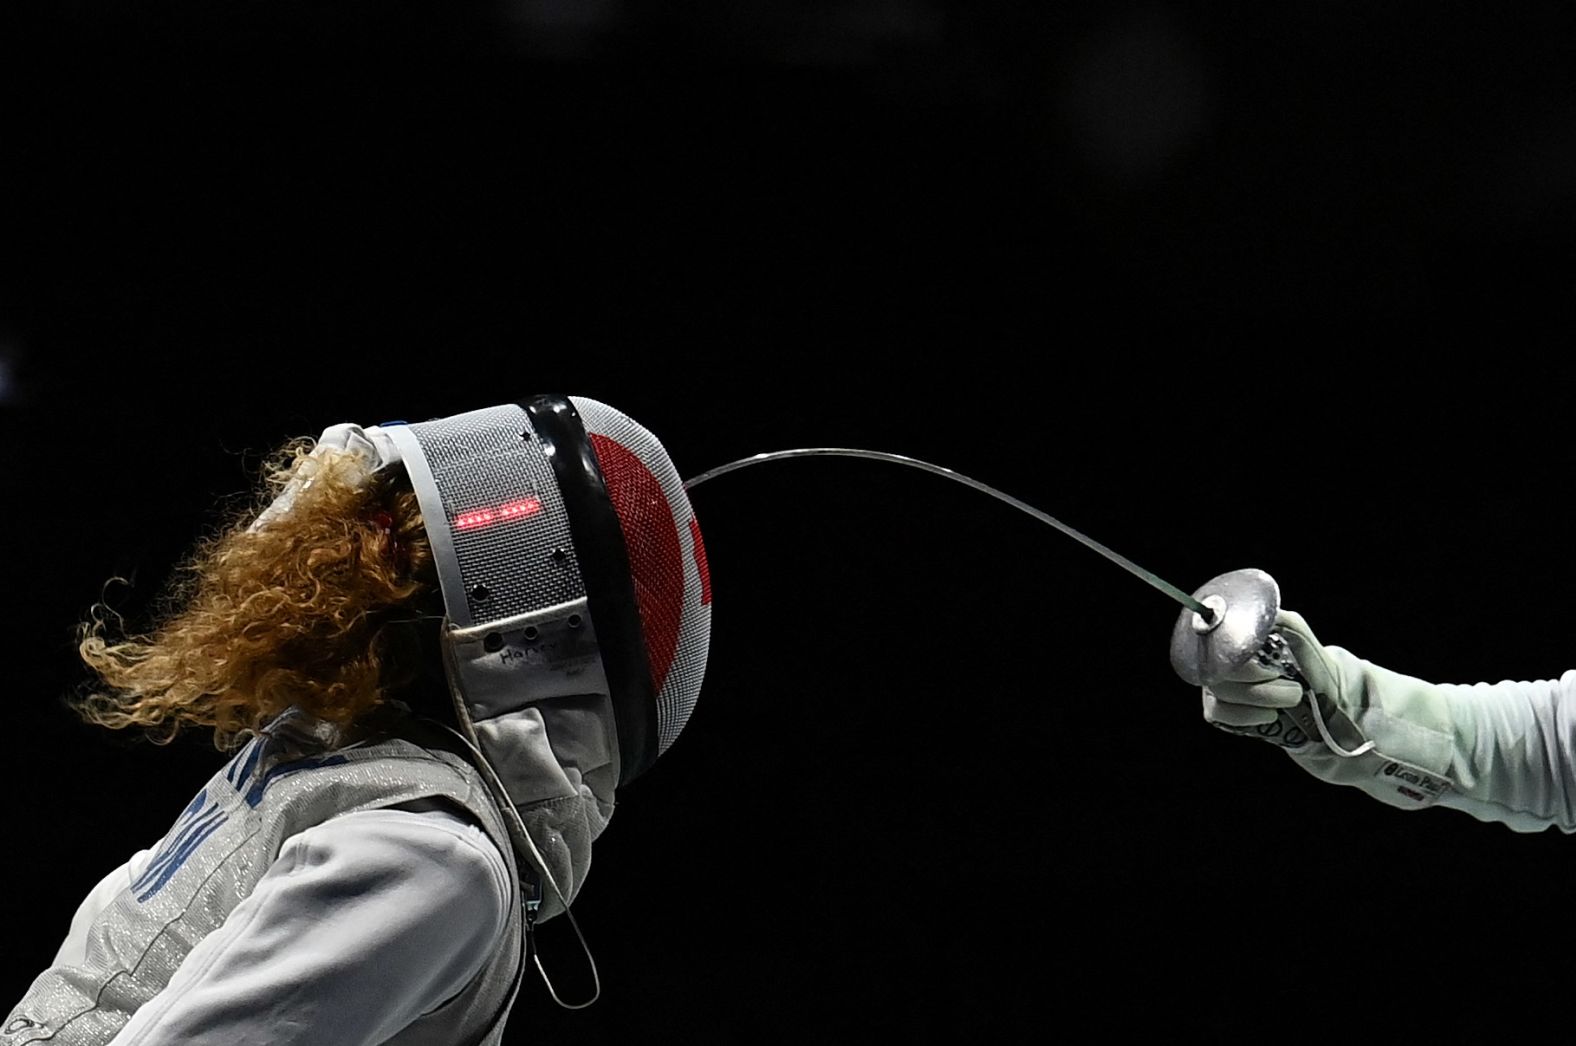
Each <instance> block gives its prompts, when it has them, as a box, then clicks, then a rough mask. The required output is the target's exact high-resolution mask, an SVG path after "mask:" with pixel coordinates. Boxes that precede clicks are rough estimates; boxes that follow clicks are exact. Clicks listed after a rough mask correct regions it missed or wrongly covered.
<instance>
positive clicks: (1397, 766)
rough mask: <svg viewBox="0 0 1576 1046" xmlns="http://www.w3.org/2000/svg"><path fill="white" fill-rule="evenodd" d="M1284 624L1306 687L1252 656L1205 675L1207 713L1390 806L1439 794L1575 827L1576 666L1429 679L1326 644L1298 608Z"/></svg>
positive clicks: (1502, 815) (1528, 824) (1533, 824)
mask: <svg viewBox="0 0 1576 1046" xmlns="http://www.w3.org/2000/svg"><path fill="white" fill-rule="evenodd" d="M1276 628H1277V630H1278V631H1279V632H1280V634H1281V635H1282V637H1284V638H1285V640H1286V643H1287V645H1288V646H1289V647H1290V648H1291V652H1292V654H1293V656H1295V657H1296V659H1297V664H1298V665H1299V666H1300V667H1301V669H1302V672H1303V675H1304V677H1306V679H1307V680H1308V684H1309V689H1310V690H1311V691H1312V693H1313V695H1314V697H1313V700H1314V701H1316V702H1317V715H1315V714H1314V713H1315V709H1314V708H1313V707H1312V706H1310V702H1309V698H1308V695H1305V694H1304V693H1303V691H1302V687H1301V686H1300V685H1299V684H1298V683H1296V682H1293V681H1291V680H1287V679H1282V678H1280V677H1279V676H1278V675H1277V673H1276V672H1275V671H1274V670H1273V669H1269V668H1265V667H1263V666H1260V665H1258V664H1257V663H1256V662H1253V661H1250V662H1249V663H1248V664H1247V665H1245V666H1243V668H1242V669H1240V670H1238V672H1236V673H1235V674H1234V675H1233V676H1231V677H1230V678H1228V679H1226V680H1223V681H1221V682H1218V683H1214V684H1211V685H1209V686H1206V687H1204V690H1203V705H1204V718H1205V720H1207V721H1208V722H1210V723H1211V724H1213V725H1215V726H1218V727H1220V728H1222V729H1224V730H1228V731H1230V732H1233V733H1237V734H1243V735H1247V736H1256V737H1260V738H1262V739H1264V740H1267V741H1270V742H1272V743H1275V744H1278V745H1279V746H1281V747H1282V748H1283V749H1284V750H1285V751H1286V753H1287V754H1288V755H1289V756H1290V757H1291V758H1292V760H1293V761H1294V762H1296V763H1297V765H1299V766H1301V767H1302V768H1303V769H1305V770H1307V771H1308V772H1309V773H1311V774H1313V775H1314V776H1315V777H1317V778H1319V779H1321V780H1324V781H1329V782H1331V783H1333V784H1342V785H1349V786H1352V787H1355V788H1358V789H1361V790H1362V791H1364V792H1366V793H1368V794H1369V795H1371V796H1373V797H1374V798H1376V799H1378V800H1380V801H1381V802H1384V803H1386V804H1388V805H1390V806H1395V807H1399V808H1401V809H1407V810H1413V809H1420V808H1422V807H1426V806H1433V805H1440V806H1445V807H1450V808H1453V809H1458V810H1463V811H1465V812H1467V813H1470V814H1472V815H1473V816H1474V817H1476V818H1478V819H1479V820H1482V821H1498V822H1500V823H1503V824H1506V825H1508V826H1509V827H1511V828H1513V829H1515V830H1517V831H1524V832H1530V831H1541V830H1543V829H1545V828H1548V827H1550V826H1557V827H1559V828H1560V829H1561V830H1563V831H1565V832H1576V774H1573V770H1572V768H1573V765H1576V671H1568V672H1566V673H1564V675H1562V676H1561V677H1560V678H1559V679H1558V680H1546V681H1541V682H1525V683H1521V682H1509V681H1506V682H1502V683H1496V684H1489V683H1476V684H1472V685H1457V684H1448V683H1447V684H1438V683H1428V682H1424V681H1423V680H1421V679H1417V678H1414V677H1412V676H1406V675H1401V674H1400V673H1398V672H1392V671H1390V670H1389V669H1386V668H1381V667H1379V666H1378V665H1375V664H1373V663H1371V662H1368V661H1364V660H1362V659H1361V658H1358V657H1356V656H1355V655H1353V654H1351V653H1350V652H1348V651H1346V650H1343V649H1342V648H1340V647H1336V646H1324V645H1322V644H1321V643H1320V642H1319V641H1318V639H1317V637H1315V635H1314V633H1313V630H1312V629H1311V628H1309V627H1308V623H1307V622H1306V621H1304V620H1303V618H1302V616H1301V615H1299V614H1295V613H1292V612H1290V611H1286V610H1283V611H1281V612H1280V613H1279V615H1278V616H1277V618H1276Z"/></svg>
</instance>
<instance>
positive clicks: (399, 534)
mask: <svg viewBox="0 0 1576 1046" xmlns="http://www.w3.org/2000/svg"><path fill="white" fill-rule="evenodd" d="M263 480H264V483H263V489H262V491H261V494H262V495H263V496H262V497H260V498H258V499H257V501H256V503H255V504H253V505H251V506H250V507H249V508H248V509H247V510H246V511H245V512H243V513H241V514H240V516H239V518H236V519H233V520H232V521H230V522H229V523H228V524H227V525H225V526H224V527H222V528H221V529H220V530H219V532H218V533H216V534H215V535H213V536H211V537H208V538H204V539H202V540H201V541H199V543H198V544H197V546H196V547H195V548H194V550H193V551H192V552H191V553H190V554H189V555H188V556H187V558H186V559H185V561H184V562H183V563H182V564H181V565H180V567H179V569H178V571H177V574H176V577H175V579H174V581H173V582H172V585H171V587H170V589H169V591H168V593H167V595H166V596H165V597H164V599H163V600H162V601H161V603H160V608H161V609H160V612H159V615H158V616H159V618H160V620H158V621H157V622H156V624H155V625H154V627H153V628H151V629H150V630H149V631H148V632H145V633H141V634H130V635H122V636H119V637H114V636H111V635H110V634H109V633H110V628H111V624H112V623H113V625H114V626H115V627H116V628H118V627H119V625H120V618H119V616H118V615H117V614H115V613H114V612H113V611H111V610H109V608H107V607H106V606H104V604H102V603H100V604H97V605H95V606H94V607H93V609H92V610H91V611H90V614H89V619H88V620H87V621H84V622H83V623H82V624H81V625H79V626H78V640H79V642H78V646H77V649H78V651H79V653H80V654H81V656H82V660H83V661H85V662H86V663H87V664H88V666H89V667H90V668H91V669H92V670H93V672H94V673H95V675H96V676H97V678H98V680H99V681H100V682H101V683H102V686H100V685H98V684H92V685H90V687H89V688H87V690H86V692H85V693H83V694H82V695H81V696H79V697H78V698H77V699H76V700H75V701H73V702H72V707H73V708H74V710H75V711H76V712H77V714H78V715H80V716H81V717H82V718H83V719H85V720H87V721H88V722H90V723H96V724H98V725H100V726H104V727H109V728H110V729H115V730H119V729H125V728H127V727H140V728H142V729H143V730H145V731H146V732H147V734H148V736H149V737H150V738H151V739H152V740H154V741H155V742H158V743H166V742H168V741H170V740H172V739H173V738H174V737H175V736H176V735H177V734H178V733H179V732H180V731H181V730H182V729H183V728H185V727H193V726H196V727H208V728H212V730H213V735H214V736H213V741H214V745H215V747H217V748H219V749H221V750H224V749H229V748H234V747H236V746H237V745H238V744H240V743H241V742H242V741H244V740H245V739H246V738H247V737H248V736H249V735H251V734H253V733H256V732H258V731H259V730H260V729H261V728H262V727H263V725H264V724H266V723H267V722H268V721H269V720H271V719H272V718H273V717H275V716H276V715H278V714H279V713H281V712H283V711H284V710H286V709H287V708H290V707H292V706H295V707H298V708H300V709H302V710H303V711H306V712H308V713H309V714H312V715H315V716H317V717H318V718H320V719H323V720H325V721H327V722H330V723H333V724H335V725H337V726H340V727H350V726H352V725H353V724H355V723H356V722H357V721H358V720H361V719H362V718H363V717H364V716H366V715H367V714H368V713H369V712H371V711H372V710H374V709H376V708H378V707H380V706H381V705H382V704H383V703H384V700H385V696H386V693H387V692H388V690H389V689H390V688H391V687H392V686H393V685H394V684H395V682H396V680H394V679H393V678H391V676H392V675H393V674H394V673H393V670H392V669H393V665H394V663H396V662H398V661H399V655H398V652H397V651H395V650H393V649H391V648H392V647H393V646H394V645H395V643H396V642H397V640H396V632H397V630H396V629H394V628H392V627H391V626H394V625H396V624H399V623H402V622H409V621H412V620H414V619H415V618H416V617H418V616H420V609H419V608H420V606H421V605H423V598H422V597H423V596H425V595H428V594H430V593H431V592H433V591H434V586H435V575H434V572H433V565H432V549H431V547H430V545H429V544H428V542H427V537H426V531H425V529H424V528H423V526H422V522H421V513H420V510H419V508H418V506H417V504H416V497H415V495H414V494H413V493H411V491H410V489H409V486H408V481H405V482H401V481H402V480H403V473H399V475H398V476H397V477H396V478H385V477H384V476H383V475H381V474H379V475H374V476H372V477H370V478H369V477H368V475H367V465H366V462H365V460H364V459H363V458H361V457H360V456H358V455H357V454H355V453H353V452H348V451H338V450H334V449H331V448H328V447H322V448H319V449H318V450H317V452H316V453H313V441H311V440H309V439H302V440H294V441H292V442H290V443H288V444H286V445H285V446H284V447H283V448H281V449H280V450H279V451H278V452H276V453H275V454H274V455H272V456H271V457H270V458H269V459H268V461H267V462H266V463H265V465H264V468H263ZM292 481H300V483H299V485H298V487H297V492H296V494H295V499H294V502H293V503H292V504H291V506H290V508H289V510H288V511H287V512H285V513H283V514H282V515H278V516H275V517H273V518H270V519H269V520H268V521H267V522H266V523H265V524H263V525H261V526H259V527H257V528H255V529H252V524H253V522H254V521H255V520H256V518H257V515H258V509H260V508H262V507H263V506H264V505H266V504H269V503H271V502H272V500H273V498H274V497H276V496H277V495H278V494H279V493H280V492H282V491H283V490H284V489H285V487H286V485H287V484H290V483H291V482H292Z"/></svg>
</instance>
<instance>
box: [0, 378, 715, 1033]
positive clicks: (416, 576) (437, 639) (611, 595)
mask: <svg viewBox="0 0 1576 1046" xmlns="http://www.w3.org/2000/svg"><path fill="white" fill-rule="evenodd" d="M258 505H259V506H260V507H261V511H260V512H257V513H255V514H254V516H253V517H252V518H244V517H243V518H242V519H240V520H238V521H237V522H236V523H235V524H234V525H233V526H231V527H230V528H229V529H227V530H226V531H225V532H224V533H222V534H221V535H220V536H219V537H217V538H215V539H212V540H210V541H207V542H205V543H203V544H202V545H200V546H199V547H198V549H197V550H196V552H195V553H194V554H193V556H192V558H191V560H190V561H189V563H188V564H187V567H186V571H185V574H186V576H188V577H189V578H190V583H189V584H187V585H186V587H185V588H183V589H180V590H178V598H177V599H176V600H175V602H174V604H173V607H172V609H171V610H170V611H169V612H168V613H167V615H166V616H165V617H164V618H163V619H162V621H161V623H160V624H159V625H158V626H157V627H156V628H154V629H153V630H151V631H149V632H147V633H143V634H136V635H131V636H117V635H113V634H110V631H109V629H108V627H107V625H108V623H107V622H106V620H105V619H104V618H103V617H102V615H101V616H100V617H99V618H98V619H97V620H95V621H93V622H90V623H89V624H87V625H85V626H84V634H83V637H82V643H81V650H82V654H83V657H84V659H85V660H86V661H87V662H88V664H89V665H90V666H91V667H92V668H93V669H94V670H95V671H96V672H97V674H98V677H99V679H100V680H101V682H102V686H100V687H98V688H97V689H96V690H95V692H94V693H92V694H91V695H89V696H87V697H86V699H85V700H83V701H82V702H81V704H80V706H79V708H80V711H81V712H82V714H83V715H84V716H85V717H86V718H88V719H89V720H91V721H93V722H96V723H99V724H102V725H104V726H108V727H113V728H142V729H145V730H148V731H150V732H152V733H153V734H154V735H155V736H156V737H169V736H171V735H172V734H173V733H175V732H177V731H179V730H181V729H183V728H191V727H198V728H207V729H211V730H213V731H214V736H215V739H216V742H217V743H218V744H219V745H220V746H221V747H223V748H227V749H234V750H235V752H234V756H233V757H232V758H231V759H230V760H229V762H228V763H227V764H226V765H224V766H223V767H222V768H221V769H220V770H219V771H218V772H217V773H216V774H214V776H213V778H212V779H211V780H209V781H208V782H207V783H206V784H205V785H204V786H203V787H202V788H200V789H199V790H198V791H197V794H196V795H195V797H194V798H193V799H192V800H191V802H190V804H189V805H188V806H187V807H186V809H185V810H184V811H182V812H181V813H180V814H179V816H178V817H176V818H175V820H174V823H173V824H172V825H171V826H170V828H169V830H168V832H167V833H166V834H165V835H164V836H163V838H161V839H160V840H158V841H157V842H155V843H154V844H153V845H152V846H151V847H149V848H148V849H146V850H143V851H142V852H140V853H138V854H136V855H135V856H134V857H132V858H131V860H130V861H128V862H127V863H126V864H125V865H123V866H122V867H120V868H117V869H115V870H114V871H113V872H111V873H110V874H109V875H108V876H106V877H105V878H104V880H103V881H102V882H101V883H100V884H99V885H98V886H97V888H95V889H93V890H92V891H91V893H90V895H89V896H88V897H87V898H86V900H84V902H83V903H82V905H81V907H80V908H79V910H78V911H77V912H76V915H75V917H74V918H73V919H72V921H71V924H70V927H69V932H68V933H67V934H66V937H65V940H64V942H63V943H62V944H61V945H60V947H59V950H58V953H57V954H56V956H55V959H54V961H53V963H52V964H51V965H50V967H49V968H48V969H46V970H45V971H44V972H43V973H41V974H40V975H39V976H38V977H37V978H36V979H35V980H34V981H33V983H32V985H31V987H30V988H29V989H28V990H27V992H26V994H25V995H24V997H23V998H22V1000H21V1001H20V1002H19V1003H18V1004H17V1005H16V1006H15V1007H14V1008H13V1009H12V1010H11V1012H10V1014H9V1015H8V1016H7V1018H6V1021H5V1024H4V1025H3V1026H0V1044H4V1046H13V1044H16V1046H20V1044H24V1043H32V1042H43V1041H47V1042H49V1043H51V1044H52V1046H53V1044H62V1046H67V1044H68V1046H88V1044H106V1043H112V1044H114V1046H133V1044H135V1046H176V1044H181V1046H237V1044H245V1043H267V1044H271V1046H306V1044H323V1046H329V1044H332V1046H358V1044H367V1046H372V1044H398V1046H407V1044H410V1046H415V1044H433V1046H437V1044H443V1046H455V1044H471V1043H489V1044H490V1043H496V1042H498V1041H500V1039H501V1036H502V1033H503V1028H504V1023H505V1021H506V1019H507V1016H508V1013H509V1010H510V1007H511V1006H512V1004H513V1002H514V999H515V998H516V993H517V992H518V989H519V986H520V982H521V979H522V977H523V976H524V975H525V970H526V968H527V965H528V954H529V953H528V947H527V945H528V942H529V940H530V937H531V934H532V933H533V928H534V926H535V925H536V924H537V923H538V922H539V921H541V920H546V919H550V918H553V917H555V916H557V915H559V914H561V913H564V912H566V911H568V910H569V905H570V904H571V902H572V901H573V899H574V897H575V895H576V893H577V892H578V891H579V889H580V887H581V886H582V884H583V883H584V882H585V878H586V874H587V872H588V870H589V867H590V863H591V849H592V844H593V843H594V842H595V840H596V839H597V837H598V836H599V835H600V833H601V832H602V831H603V830H604V828H605V827H606V826H607V823H608V821H609V819H610V818H611V816H612V814H613V811H614V805H615V796H616V792H617V790H618V789H620V788H622V787H624V786H626V785H628V784H629V783H630V782H631V781H632V780H634V779H635V778H636V777H637V776H639V775H640V774H641V773H642V772H643V771H645V770H646V769H647V768H649V767H650V766H651V764H652V763H653V762H654V761H655V759H656V758H657V757H658V756H659V755H661V754H662V753H663V752H665V751H666V750H667V749H668V747H669V746H670V745H671V744H672V743H673V742H674V740H675V739H676V738H677V736H678V734H679V732H680V731H681V730H682V729H683V727H684V725H685V723H686V721H687V720H688V718H689V716H690V712H691V710H692V709H693V707H694V704H695V701H696V699H697V696H698V693H699V689H700V685H701V680H702V677H703V675H704V672H705V665H706V655H707V649H708V644H709V637H710V615H711V587H710V576H709V572H708V567H707V563H706V558H705V548H704V545H703V542H702V539H701V533H700V528H699V525H698V523H697V522H696V520H695V517H694V513H693V511H692V510H691V508H690V504H689V499H688V497H687V495H686V494H685V491H684V489H683V486H682V482H681V480H680V478H679V475H678V473H677V472H676V471H675V469H674V466H673V463H672V461H671V460H670V459H669V457H668V454H667V452H666V451H665V450H664V449H663V447H662V445H661V443H660V442H658V441H657V439H656V438H655V437H654V436H653V435H652V434H651V433H650V432H649V431H647V430H646V429H645V428H643V427H642V426H640V425H639V424H637V423H636V422H634V421H633V420H632V419H630V418H628V417H627V416H626V415H624V414H622V413H621V412H619V411H617V410H615V409H613V408H611V407H608V406H607V405H605V404H602V403H599V402H597V401H595V400H590V399H585V398H581V397H573V398H570V397H558V396H542V397H536V398H533V399H530V400H527V401H525V402H523V403H509V404H503V405H500V406H496V407H491V408H487V409H484V410H479V411H473V412H469V413H466V414H460V415H455V416H453V417H449V418H442V419H437V420H434V421H429V422H423V423H419V424H412V425H407V424H404V423H390V424H386V425H383V426H372V427H368V428H362V427H360V426H357V425H352V424H343V425H336V426H334V427H332V428H330V429H329V430H327V431H326V432H324V433H323V435H322V437H321V438H320V439H319V440H317V441H316V443H315V445H314V446H312V447H311V448H310V451H308V448H307V447H306V446H301V447H299V448H298V449H297V450H296V451H295V452H294V453H293V454H292V455H291V456H290V458H289V460H288V463H284V459H281V464H280V465H279V466H278V467H277V468H276V469H275V470H274V471H273V473H272V476H271V481H270V485H269V486H268V488H267V490H266V491H265V493H264V494H263V496H262V497H261V498H260V499H259V500H258ZM569 919H570V921H571V922H572V921H573V915H572V914H570V915H569ZM577 934H578V928H577ZM582 943H583V939H582ZM588 954H589V953H588ZM536 962H537V966H538V968H540V967H541V963H540V959H539V958H537V960H536ZM593 971H594V966H593ZM544 976H545V971H544ZM549 990H551V982H549ZM554 997H555V998H556V997H557V996H556V994H555V996H554ZM566 1005H567V1004H566Z"/></svg>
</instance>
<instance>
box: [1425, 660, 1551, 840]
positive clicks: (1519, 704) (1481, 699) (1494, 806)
mask: <svg viewBox="0 0 1576 1046" xmlns="http://www.w3.org/2000/svg"><path fill="white" fill-rule="evenodd" d="M1439 689H1440V690H1441V691H1442V692H1443V694H1444V696H1445V699H1446V701H1447V703H1448V705H1449V708H1450V710H1451V714H1452V719H1453V720H1454V723H1455V745H1454V749H1453V751H1452V753H1451V759H1450V770H1449V777H1450V780H1451V784H1452V787H1451V790H1450V791H1449V792H1447V793H1446V794H1445V795H1443V796H1441V797H1440V799H1439V805H1441V806H1448V807H1451V808H1453V809H1456V810H1463V811H1465V812H1467V813H1469V814H1471V815H1472V816H1474V817H1476V818H1478V819H1479V820H1481V821H1499V822H1502V823H1503V824H1506V825H1508V826H1509V827H1511V828H1513V829H1515V830H1516V831H1519V832H1537V831H1543V830H1544V829H1547V828H1549V827H1551V826H1554V827H1558V828H1559V829H1560V830H1562V831H1564V832H1567V833H1569V832H1576V670H1573V671H1568V672H1566V673H1564V674H1563V675H1561V676H1560V678H1559V679H1557V680H1544V681H1540V682H1528V683H1517V682H1509V681H1507V682H1502V683H1476V684H1473V685H1471V686H1463V685H1452V684H1439Z"/></svg>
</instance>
